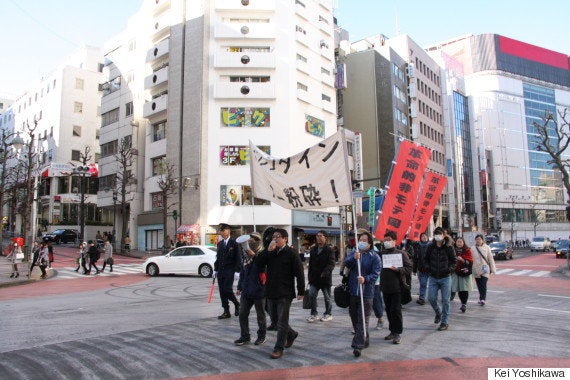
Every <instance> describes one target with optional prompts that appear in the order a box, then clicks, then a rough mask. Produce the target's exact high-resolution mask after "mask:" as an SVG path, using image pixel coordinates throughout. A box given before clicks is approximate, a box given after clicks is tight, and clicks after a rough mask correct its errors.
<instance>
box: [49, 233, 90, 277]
mask: <svg viewBox="0 0 570 380" xmlns="http://www.w3.org/2000/svg"><path fill="white" fill-rule="evenodd" d="M87 244H88V245H89V250H88V251H87V252H88V253H89V269H87V273H86V274H91V267H95V270H96V271H97V272H95V274H99V273H100V272H101V271H100V270H99V268H97V264H96V263H97V260H99V257H100V256H101V252H99V248H97V246H96V245H95V243H94V242H93V240H89V241H88V242H87ZM48 247H49V244H48Z"/></svg>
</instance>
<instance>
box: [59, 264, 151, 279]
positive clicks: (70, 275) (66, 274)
mask: <svg viewBox="0 0 570 380" xmlns="http://www.w3.org/2000/svg"><path fill="white" fill-rule="evenodd" d="M92 273H94V272H93V271H92ZM136 273H142V270H141V265H140V264H117V265H113V272H109V269H107V268H105V271H104V272H101V273H99V274H98V275H97V276H102V277H109V276H117V275H123V274H136ZM89 277H90V276H86V275H84V274H83V269H79V271H77V272H76V271H75V267H66V268H59V269H57V277H56V278H58V279H60V280H69V279H75V278H89Z"/></svg>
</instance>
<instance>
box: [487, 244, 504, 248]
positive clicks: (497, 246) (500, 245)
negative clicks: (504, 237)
mask: <svg viewBox="0 0 570 380" xmlns="http://www.w3.org/2000/svg"><path fill="white" fill-rule="evenodd" d="M489 247H490V248H491V249H493V248H497V249H506V248H507V245H506V244H505V243H491V244H490V245H489Z"/></svg>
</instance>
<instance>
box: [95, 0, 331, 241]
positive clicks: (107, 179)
mask: <svg viewBox="0 0 570 380" xmlns="http://www.w3.org/2000/svg"><path fill="white" fill-rule="evenodd" d="M331 3H332V1H330V0H297V1H295V2H293V1H287V2H285V1H279V0H251V1H248V0H211V1H201V2H195V1H187V0H147V1H145V2H144V3H143V5H142V8H141V9H140V11H139V12H138V13H137V14H136V15H134V16H133V17H132V18H131V19H130V21H129V24H128V27H127V29H126V30H125V31H124V32H123V33H121V34H120V35H118V36H117V37H116V38H115V39H113V41H110V42H109V43H108V44H107V46H106V48H105V55H106V57H107V59H108V64H107V68H106V70H105V71H106V73H107V82H106V83H107V84H106V85H105V88H107V86H108V88H114V87H113V86H115V87H117V89H116V91H114V92H112V93H104V94H103V95H104V96H103V100H102V105H101V112H102V116H103V117H102V128H101V149H102V155H101V156H102V157H101V162H100V171H101V176H102V178H101V184H100V188H99V196H100V205H101V206H103V207H105V208H107V209H112V208H113V205H115V207H116V206H117V202H119V203H120V202H121V201H122V200H121V199H118V200H115V202H113V199H112V198H113V197H112V192H111V191H107V192H106V191H105V190H106V189H108V188H111V186H112V185H113V184H114V181H115V178H116V171H117V168H116V163H115V160H114V155H115V154H116V153H117V149H118V146H119V145H120V141H121V139H122V138H124V137H127V138H128V139H129V140H130V141H131V144H132V147H134V148H136V150H137V153H138V155H137V156H136V162H135V163H134V164H133V166H132V170H133V171H134V172H136V181H133V182H132V183H131V184H130V186H129V198H128V201H129V205H130V206H129V207H130V212H129V220H128V223H126V226H127V227H126V229H127V231H120V230H118V231H117V236H121V235H124V234H125V233H126V232H128V233H129V235H130V238H131V240H132V242H133V244H134V245H136V247H138V248H139V249H156V248H159V247H161V246H162V241H163V238H164V234H167V235H169V236H171V237H172V238H174V235H175V232H176V231H175V228H174V226H175V224H176V225H179V226H180V227H179V228H180V230H182V229H183V228H181V226H186V227H185V228H188V229H190V230H192V231H194V232H195V233H196V235H195V236H194V241H193V242H194V243H202V244H204V243H205V244H211V243H213V242H214V237H215V235H216V227H217V225H218V224H219V223H222V222H223V223H229V224H231V225H234V226H240V227H239V228H240V230H239V231H235V232H236V233H245V232H248V231H252V230H253V229H254V228H255V229H257V230H263V229H264V228H265V227H266V226H268V225H276V226H283V227H286V228H288V229H289V230H290V231H291V232H297V231H299V232H300V231H301V229H304V230H310V229H311V228H318V227H319V228H320V227H325V228H327V227H328V228H331V227H335V226H339V214H338V211H337V212H335V213H328V212H308V211H307V212H299V213H294V212H292V211H289V210H285V209H282V208H280V207H278V206H275V205H272V204H270V203H269V202H266V201H263V200H258V199H255V200H254V199H253V198H252V196H251V187H250V183H251V182H250V170H249V167H248V159H249V154H248V141H249V140H251V141H252V142H253V143H254V144H256V145H257V146H260V147H262V149H264V150H265V151H267V152H269V153H270V154H271V155H273V156H277V157H287V156H290V155H292V154H294V153H297V152H298V151H301V150H302V149H304V148H306V147H308V146H311V145H314V144H316V143H317V142H318V141H320V140H322V139H323V138H324V137H327V136H329V135H331V134H332V133H334V132H336V129H337V127H336V104H335V89H334V55H333V54H334V53H333V49H334V39H333V17H332V4H331ZM104 91H107V90H104ZM129 112H130V113H129ZM168 165H173V166H174V171H175V177H176V179H177V188H176V190H177V191H176V194H174V195H173V196H172V197H171V198H169V201H168V204H166V205H164V204H162V198H161V197H160V195H159V193H160V188H159V181H160V180H161V178H163V174H164V172H165V168H166V167H167V166H168ZM115 190H117V189H116V187H115ZM164 207H167V209H168V215H169V218H168V225H167V226H165V225H164V223H163V216H162V215H163V214H162V210H163V208H164ZM173 211H176V216H177V219H176V220H173V219H172V215H173ZM116 217H117V226H120V225H122V218H123V217H124V216H123V215H119V214H117V215H116ZM291 238H292V239H291V240H292V241H295V240H296V239H297V238H300V236H297V235H296V234H292V235H291Z"/></svg>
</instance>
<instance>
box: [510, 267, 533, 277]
mask: <svg viewBox="0 0 570 380" xmlns="http://www.w3.org/2000/svg"><path fill="white" fill-rule="evenodd" d="M530 272H532V270H529V269H525V270H518V271H516V272H513V273H509V275H510V276H526V275H527V274H529V273H530Z"/></svg>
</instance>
